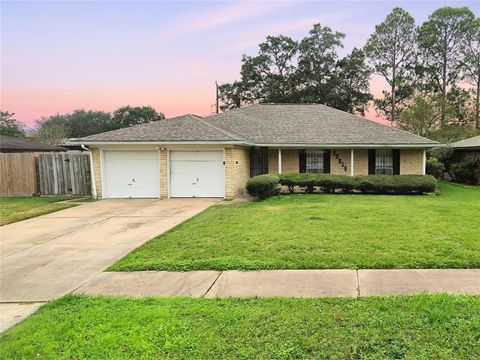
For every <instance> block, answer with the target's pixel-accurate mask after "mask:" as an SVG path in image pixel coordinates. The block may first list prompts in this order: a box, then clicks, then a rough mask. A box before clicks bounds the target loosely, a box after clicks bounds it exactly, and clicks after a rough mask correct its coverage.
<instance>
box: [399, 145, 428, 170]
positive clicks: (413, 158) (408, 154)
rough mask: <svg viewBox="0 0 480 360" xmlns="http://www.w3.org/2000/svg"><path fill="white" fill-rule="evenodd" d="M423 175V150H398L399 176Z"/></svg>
mask: <svg viewBox="0 0 480 360" xmlns="http://www.w3.org/2000/svg"><path fill="white" fill-rule="evenodd" d="M422 174H423V149H402V150H400V175H422Z"/></svg>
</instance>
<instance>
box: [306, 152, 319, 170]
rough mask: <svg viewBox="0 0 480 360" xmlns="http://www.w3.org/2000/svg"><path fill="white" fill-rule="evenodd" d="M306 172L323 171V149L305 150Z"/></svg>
mask: <svg viewBox="0 0 480 360" xmlns="http://www.w3.org/2000/svg"><path fill="white" fill-rule="evenodd" d="M305 155H306V159H305V160H306V167H305V172H307V173H323V150H306V152H305Z"/></svg>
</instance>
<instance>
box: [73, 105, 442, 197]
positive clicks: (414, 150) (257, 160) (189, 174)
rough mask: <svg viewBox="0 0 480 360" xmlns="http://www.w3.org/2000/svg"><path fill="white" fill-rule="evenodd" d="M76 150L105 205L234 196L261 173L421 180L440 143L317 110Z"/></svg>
mask: <svg viewBox="0 0 480 360" xmlns="http://www.w3.org/2000/svg"><path fill="white" fill-rule="evenodd" d="M71 143H77V144H78V143H81V144H83V145H87V146H88V147H89V148H90V149H91V151H92V158H93V164H94V166H93V168H94V184H95V187H96V189H94V190H95V191H96V194H97V196H98V197H102V198H124V197H146V198H149V197H151V198H158V197H225V198H233V197H235V196H237V195H239V194H241V193H242V192H243V191H244V188H245V184H246V182H247V180H248V179H249V178H250V177H251V176H255V175H259V174H264V173H282V172H283V173H294V172H320V173H332V174H344V175H364V174H394V175H395V174H424V173H425V162H426V160H425V159H426V157H425V151H426V149H427V148H430V147H435V146H438V145H439V144H438V143H437V142H435V141H433V140H429V139H426V138H424V137H421V136H417V135H414V134H411V133H409V132H406V131H403V130H399V129H395V128H391V127H388V126H384V125H381V124H378V123H376V122H372V121H369V120H366V119H364V118H361V117H358V116H355V115H352V114H349V113H346V112H343V111H340V110H336V109H333V108H330V107H327V106H324V105H317V104H257V105H252V106H248V107H244V108H240V109H236V110H231V111H229V112H226V113H222V114H218V115H212V116H208V117H205V118H202V117H199V116H196V115H184V116H179V117H176V118H172V119H169V120H161V121H157V122H154V123H149V124H143V125H138V126H134V127H131V128H125V129H119V130H114V131H109V132H105V133H101V134H97V135H91V136H87V137H84V138H80V139H72V140H71Z"/></svg>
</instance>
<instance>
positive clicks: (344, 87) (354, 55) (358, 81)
mask: <svg viewBox="0 0 480 360" xmlns="http://www.w3.org/2000/svg"><path fill="white" fill-rule="evenodd" d="M335 74H336V75H335V77H334V79H335V82H336V84H335V86H334V89H335V91H334V93H332V96H330V97H329V100H328V101H327V102H328V103H329V104H331V106H333V107H334V108H336V109H340V110H343V111H348V112H350V113H352V114H354V113H360V114H361V115H365V109H366V107H367V105H368V102H369V101H370V100H372V95H371V94H370V83H369V80H370V75H371V74H372V69H371V68H370V67H369V66H368V65H367V64H366V63H365V54H364V52H363V51H362V50H359V49H357V48H354V49H353V50H352V52H351V53H350V54H349V55H347V56H345V57H344V58H343V59H340V60H339V61H338V62H337V64H336V72H335Z"/></svg>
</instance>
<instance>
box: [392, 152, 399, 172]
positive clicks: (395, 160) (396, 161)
mask: <svg viewBox="0 0 480 360" xmlns="http://www.w3.org/2000/svg"><path fill="white" fill-rule="evenodd" d="M392 156H393V175H400V150H399V149H394V150H392Z"/></svg>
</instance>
